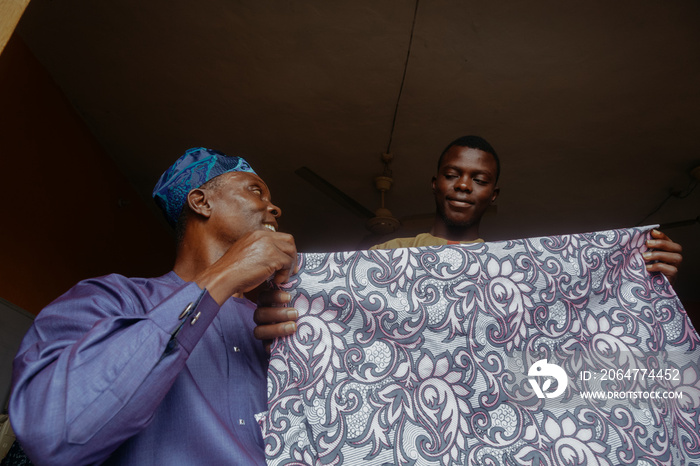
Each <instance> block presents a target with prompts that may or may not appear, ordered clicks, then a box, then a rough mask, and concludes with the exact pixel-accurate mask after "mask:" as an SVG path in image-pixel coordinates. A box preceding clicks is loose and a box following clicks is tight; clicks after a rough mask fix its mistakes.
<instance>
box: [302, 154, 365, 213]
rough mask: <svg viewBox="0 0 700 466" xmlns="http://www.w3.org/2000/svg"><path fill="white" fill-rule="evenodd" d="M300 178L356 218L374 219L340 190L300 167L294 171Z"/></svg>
mask: <svg viewBox="0 0 700 466" xmlns="http://www.w3.org/2000/svg"><path fill="white" fill-rule="evenodd" d="M294 173H296V174H297V175H299V176H300V177H301V178H303V179H305V180H306V181H308V182H309V184H311V186H313V187H314V188H316V189H318V190H319V191H321V192H322V193H324V194H326V195H327V196H328V197H330V198H331V199H333V200H334V201H335V202H337V203H338V204H340V205H341V206H343V207H345V208H346V209H348V210H349V211H350V212H352V213H354V214H355V215H357V216H358V217H362V218H372V217H374V212H372V211H371V210H369V209H368V208H366V207H365V206H363V205H362V204H360V203H359V202H357V201H356V200H355V199H353V198H351V197H350V196H348V195H347V194H345V193H344V192H342V191H341V190H340V189H338V188H336V187H335V186H333V185H332V184H330V183H329V182H328V181H326V180H325V179H323V178H321V177H320V176H319V175H317V174H316V173H314V172H313V171H312V170H311V169H310V168H307V167H301V168H298V169H297V170H295V171H294Z"/></svg>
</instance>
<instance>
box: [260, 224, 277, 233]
mask: <svg viewBox="0 0 700 466" xmlns="http://www.w3.org/2000/svg"><path fill="white" fill-rule="evenodd" d="M263 226H264V227H265V228H267V229H268V230H272V231H277V230H276V229H275V227H273V226H272V225H270V224H267V223H264V224H263Z"/></svg>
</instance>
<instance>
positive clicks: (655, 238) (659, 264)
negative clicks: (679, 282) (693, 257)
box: [643, 230, 683, 283]
mask: <svg viewBox="0 0 700 466" xmlns="http://www.w3.org/2000/svg"><path fill="white" fill-rule="evenodd" d="M651 237H652V239H649V240H647V247H648V248H649V251H647V252H645V253H644V254H643V257H644V261H645V262H646V263H647V270H648V271H649V272H661V273H662V274H664V275H666V278H668V281H669V282H671V283H673V282H674V280H675V279H676V275H678V267H679V266H680V265H681V262H683V256H682V255H681V252H682V251H683V248H682V247H681V245H680V244H678V243H675V242H673V240H671V238H669V237H668V236H666V235H665V234H664V233H662V232H660V231H659V230H652V231H651Z"/></svg>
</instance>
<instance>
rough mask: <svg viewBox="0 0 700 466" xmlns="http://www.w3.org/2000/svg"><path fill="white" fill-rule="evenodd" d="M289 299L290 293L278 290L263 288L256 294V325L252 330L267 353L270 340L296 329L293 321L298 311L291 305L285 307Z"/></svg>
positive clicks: (254, 317) (254, 316)
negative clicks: (261, 341)
mask: <svg viewBox="0 0 700 466" xmlns="http://www.w3.org/2000/svg"><path fill="white" fill-rule="evenodd" d="M290 300H291V296H290V294H289V293H287V292H286V291H280V290H264V291H261V292H260V293H259V295H258V308H257V309H256V310H255V313H254V314H253V320H254V321H255V323H256V324H257V327H255V329H254V330H253V335H254V336H255V338H257V339H258V340H263V342H264V343H265V349H267V351H268V353H269V352H270V346H271V345H272V340H274V339H275V338H277V337H285V336H287V335H292V334H293V333H294V332H296V331H297V325H296V322H295V321H296V320H297V317H298V316H299V313H298V312H297V310H296V309H294V308H293V307H285V306H286V305H287V304H289V301H290Z"/></svg>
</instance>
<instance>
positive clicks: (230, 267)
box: [194, 230, 297, 304]
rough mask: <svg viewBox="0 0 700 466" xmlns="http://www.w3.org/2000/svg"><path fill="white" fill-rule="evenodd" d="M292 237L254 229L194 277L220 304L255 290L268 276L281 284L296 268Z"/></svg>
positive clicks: (294, 246) (295, 251)
mask: <svg viewBox="0 0 700 466" xmlns="http://www.w3.org/2000/svg"><path fill="white" fill-rule="evenodd" d="M296 260H297V249H296V244H295V243H294V237H292V235H289V234H286V233H279V232H273V231H269V230H256V231H253V232H251V233H248V234H246V235H245V236H243V237H242V238H240V239H239V240H238V241H236V242H235V243H234V244H233V245H232V246H231V247H230V248H229V249H228V251H226V253H224V255H223V256H221V258H219V260H217V261H216V262H215V263H214V264H212V265H211V266H210V267H208V268H207V269H206V270H205V271H203V272H202V273H200V274H199V275H198V276H197V277H195V279H194V282H195V283H197V284H198V285H199V286H200V287H201V288H206V289H207V290H208V291H209V294H210V295H211V297H212V298H214V300H215V301H216V302H217V303H219V304H223V303H224V302H225V301H226V300H227V299H228V298H230V297H231V296H234V295H235V296H241V295H242V294H243V293H246V292H248V291H251V290H253V289H254V288H256V287H258V286H259V285H260V284H262V283H263V282H264V281H266V280H267V279H268V278H271V277H272V280H273V282H275V283H284V282H286V281H288V280H289V277H290V275H291V274H292V273H294V271H295V268H296Z"/></svg>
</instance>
